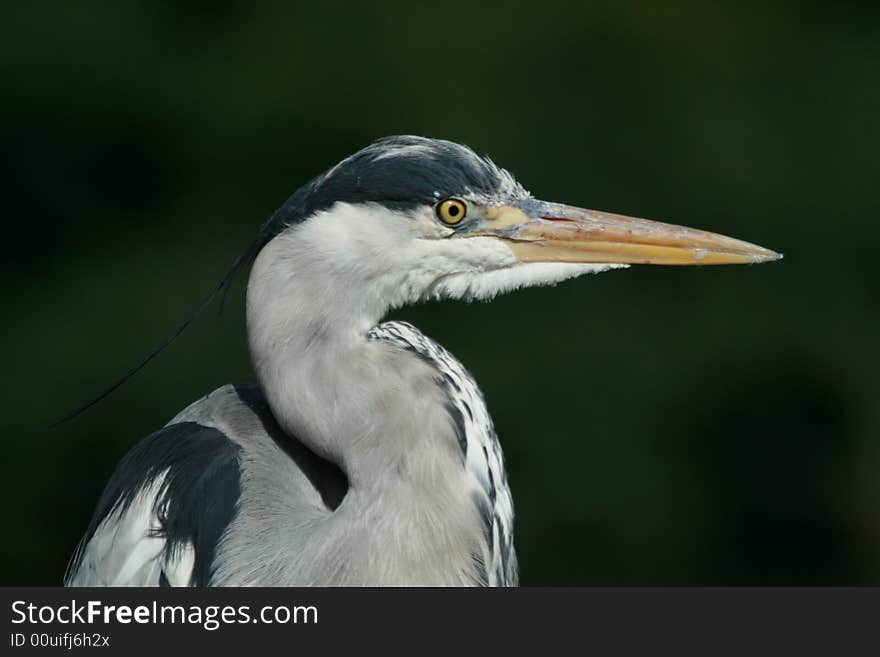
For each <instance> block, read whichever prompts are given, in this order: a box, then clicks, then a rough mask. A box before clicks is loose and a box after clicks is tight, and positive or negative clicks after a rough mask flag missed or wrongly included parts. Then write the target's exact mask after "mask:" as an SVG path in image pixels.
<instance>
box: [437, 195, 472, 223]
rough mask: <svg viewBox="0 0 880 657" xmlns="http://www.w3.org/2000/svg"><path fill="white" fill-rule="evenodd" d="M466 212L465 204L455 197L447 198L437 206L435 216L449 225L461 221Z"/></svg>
mask: <svg viewBox="0 0 880 657" xmlns="http://www.w3.org/2000/svg"><path fill="white" fill-rule="evenodd" d="M466 214H467V205H465V202H464V201H461V200H459V199H457V198H448V199H446V200H445V201H441V202H440V204H439V205H438V206H437V218H438V219H439V220H440V221H442V222H443V223H444V224H447V225H449V226H454V225H456V224H459V223H461V220H462V219H464V216H465V215H466Z"/></svg>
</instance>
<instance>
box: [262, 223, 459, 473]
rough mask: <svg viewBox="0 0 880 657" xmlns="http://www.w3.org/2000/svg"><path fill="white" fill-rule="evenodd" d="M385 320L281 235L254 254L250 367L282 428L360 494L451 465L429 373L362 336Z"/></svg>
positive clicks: (452, 442) (449, 436) (357, 287)
mask: <svg viewBox="0 0 880 657" xmlns="http://www.w3.org/2000/svg"><path fill="white" fill-rule="evenodd" d="M281 265H283V266H281ZM384 311H385V308H384V307H382V305H381V304H379V303H377V302H376V301H375V300H374V299H372V298H371V296H370V294H369V292H368V291H367V290H365V289H364V286H363V284H362V280H360V277H359V276H356V275H355V276H351V277H348V278H346V277H345V276H342V275H340V272H339V271H331V270H330V268H329V265H328V264H327V263H326V261H322V260H321V258H320V256H319V255H318V254H317V253H316V251H315V249H310V248H308V245H303V244H300V243H299V242H297V240H295V239H293V238H290V239H286V236H284V235H282V236H280V237H279V238H276V239H275V240H273V241H272V242H270V243H269V244H268V245H267V246H266V247H265V248H264V249H263V251H262V252H261V253H260V255H259V257H258V258H257V260H256V262H255V263H254V267H253V271H252V273H251V277H250V281H249V284H248V297H247V314H248V339H249V343H250V350H251V357H252V360H253V364H254V368H255V370H256V373H257V376H258V377H259V380H260V383H261V385H262V387H263V391H264V393H265V395H266V398H267V400H268V402H269V405H270V407H271V408H272V412H273V414H274V415H275V417H276V419H277V421H278V423H279V425H280V426H281V427H282V428H283V429H284V430H285V431H287V432H288V433H290V434H291V435H295V436H296V437H297V438H298V439H299V440H301V441H302V442H303V443H304V444H306V445H307V446H308V447H310V448H311V449H312V450H314V451H315V452H316V453H318V454H320V455H321V456H323V457H325V458H327V459H330V460H332V461H334V462H335V463H337V464H338V465H340V467H342V468H343V470H344V471H345V472H346V474H347V475H348V477H349V480H350V483H351V485H352V487H354V488H360V489H365V488H368V487H371V486H375V485H377V482H383V481H399V480H400V478H401V476H403V477H405V478H409V479H415V480H419V479H424V478H430V477H432V476H433V474H432V469H433V468H435V467H436V463H437V461H438V459H443V458H447V452H448V453H449V454H448V458H457V454H456V451H455V450H457V449H458V447H457V442H456V438H455V430H454V427H453V426H452V425H451V423H450V420H449V416H448V413H447V411H446V406H445V404H446V401H447V400H446V398H445V396H444V393H443V391H442V390H441V389H440V388H439V387H438V385H437V383H436V379H435V376H436V375H435V373H434V372H433V370H432V369H431V368H430V367H428V366H427V365H425V363H423V362H422V361H421V360H420V359H419V358H418V357H417V356H415V355H413V354H411V353H408V352H404V351H401V350H398V349H395V348H393V347H391V346H389V345H387V344H386V343H384V342H382V341H378V340H372V339H370V338H369V336H368V332H369V330H370V329H371V328H372V327H373V326H375V325H376V324H377V323H378V322H379V320H380V319H381V316H382V314H383V313H384ZM388 472H393V473H394V474H395V476H394V477H390V478H389V477H387V476H385V475H386V474H387V473H388Z"/></svg>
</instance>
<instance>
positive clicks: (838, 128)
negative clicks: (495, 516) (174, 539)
mask: <svg viewBox="0 0 880 657" xmlns="http://www.w3.org/2000/svg"><path fill="white" fill-rule="evenodd" d="M874 6H876V3H865V4H864V5H859V4H854V3H827V4H817V3H811V2H769V3H767V2H762V3H743V2H733V1H730V2H684V3H675V4H674V6H670V5H669V4H668V3H658V2H653V1H649V0H644V1H642V2H612V1H601V2H589V3H579V4H574V3H562V2H555V1H548V0H543V1H541V2H528V3H527V2H517V1H513V0H511V1H508V2H504V3H491V4H484V3H479V4H478V3H474V2H444V3H429V4H425V3H416V2H412V1H411V0H409V1H406V2H403V1H401V2H392V3H381V4H373V3H360V4H358V5H355V4H354V3H351V4H350V5H345V4H341V3H320V2H309V3H307V4H306V5H304V6H300V5H297V4H296V3H292V2H290V3H282V2H277V3H265V4H262V3H261V4H256V3H250V2H244V1H240V2H228V1H227V2H218V1H211V2H208V1H204V2H180V1H177V2H158V1H155V2H146V1H145V2H117V3H108V2H103V3H88V2H58V3H46V2H34V3H7V5H6V7H5V9H4V10H3V14H4V17H3V20H2V28H0V31H2V33H0V37H2V38H0V55H2V57H0V70H2V90H3V103H2V108H0V135H2V143H3V148H4V151H5V157H4V158H3V166H4V170H3V171H2V179H3V181H4V188H5V190H6V191H5V198H4V203H3V215H4V229H3V230H4V238H3V243H4V248H3V258H2V267H3V276H2V283H0V284H2V286H3V289H2V292H3V299H4V302H5V303H4V306H5V311H4V316H3V335H4V339H3V341H2V343H3V350H4V355H3V359H2V363H3V371H4V380H5V381H6V382H7V383H6V385H5V386H4V391H3V395H2V399H3V404H4V408H3V409H2V411H3V412H2V418H3V423H4V424H3V432H2V440H3V449H2V451H3V471H2V473H0V474H2V476H0V482H2V484H0V486H2V488H0V494H2V496H3V497H2V499H3V500H4V504H3V506H4V509H5V512H4V518H3V526H4V530H3V540H2V541H0V550H2V554H0V569H2V570H0V583H3V584H56V583H58V582H60V580H61V577H62V574H63V572H64V567H65V564H66V561H67V558H68V556H69V554H70V553H71V551H72V550H73V548H74V545H75V543H76V541H77V539H78V537H79V535H80V534H81V532H82V531H83V530H84V528H85V526H86V523H87V521H88V518H89V516H90V514H91V511H92V509H93V506H94V504H95V502H96V500H97V497H98V495H99V494H100V491H101V488H102V487H103V484H104V482H105V481H106V479H107V478H108V476H109V474H110V473H111V471H112V469H113V467H114V464H115V463H116V461H117V460H118V459H119V458H120V457H121V456H122V454H123V453H124V452H125V451H126V450H127V449H128V448H129V447H130V446H131V445H132V444H133V443H134V442H135V441H136V440H137V439H138V438H140V437H141V436H143V435H145V434H146V433H148V432H150V431H152V430H154V429H156V428H158V427H160V426H161V425H162V424H164V423H165V422H166V421H167V420H168V419H170V418H171V417H172V416H173V415H174V414H175V413H176V412H177V411H178V410H179V409H181V408H182V407H184V406H185V405H187V404H188V403H189V402H191V401H192V400H194V399H195V398H197V397H199V396H200V395H202V394H204V393H205V392H207V391H209V390H211V389H213V388H215V387H217V386H219V385H221V384H224V383H227V382H230V381H247V380H252V379H253V376H252V373H251V369H250V365H249V361H248V354H247V349H246V344H245V334H244V322H243V303H242V301H243V287H242V284H241V282H239V284H238V285H237V286H236V288H235V289H234V290H233V292H232V293H231V295H230V299H229V303H228V306H227V310H226V313H225V314H224V316H223V317H222V318H220V319H218V318H217V316H216V313H213V312H211V313H209V314H207V315H206V316H204V317H203V318H202V319H200V320H199V321H198V322H197V323H196V324H195V325H194V326H193V327H192V328H191V329H190V330H189V331H188V332H187V333H185V334H184V336H183V337H182V338H181V339H180V340H178V341H177V342H176V343H175V344H174V345H173V346H172V347H171V348H169V349H168V351H167V352H166V353H164V354H163V355H162V356H160V357H159V358H158V359H157V360H156V361H155V362H154V364H152V365H151V366H150V367H149V368H148V369H147V370H146V371H144V372H143V373H141V374H140V375H139V376H138V377H137V378H136V379H134V380H133V381H131V382H130V383H129V384H128V385H126V386H125V387H124V388H123V389H121V390H120V391H119V392H118V393H117V394H115V395H114V396H113V397H111V398H110V399H109V400H107V401H105V402H104V403H102V404H101V405H99V406H98V407H96V408H94V409H93V410H91V411H89V412H88V413H87V414H86V415H84V416H82V417H80V418H79V419H77V420H75V421H73V422H70V423H68V424H66V425H63V426H62V427H60V428H58V429H55V430H52V431H49V430H46V429H45V426H46V425H47V424H48V423H49V422H50V421H51V420H53V419H56V418H57V417H59V416H60V415H62V414H64V413H65V412H66V411H68V410H70V409H71V408H73V407H75V406H76V405H78V404H79V403H81V402H82V401H84V400H86V399H88V398H89V397H91V396H92V395H94V394H95V393H96V392H97V391H98V390H100V389H101V388H102V387H104V386H105V385H106V384H108V383H109V382H110V381H112V380H113V379H114V378H115V377H116V376H117V375H119V374H120V373H121V372H122V371H124V370H125V369H126V368H128V367H129V366H130V365H132V364H133V363H134V362H136V360H137V359H138V358H139V357H140V356H141V355H142V354H143V353H145V352H146V351H147V350H148V349H149V348H150V347H151V346H152V345H153V344H155V343H156V342H157V341H158V340H160V339H161V338H162V337H163V336H164V335H165V334H166V333H167V332H168V331H169V330H170V329H171V328H172V327H173V326H174V325H175V323H176V322H177V321H178V320H179V319H181V318H182V317H183V316H184V315H185V314H186V313H188V311H189V310H190V309H191V308H192V307H193V306H194V304H195V303H196V302H197V300H198V299H199V298H200V297H201V296H202V295H203V294H204V293H205V292H206V291H207V290H208V289H209V288H210V287H211V286H212V285H213V284H214V283H215V282H216V281H217V280H218V278H219V277H220V276H221V275H222V273H223V272H224V270H225V268H226V267H227V266H228V265H229V264H230V263H231V261H232V260H233V259H234V258H235V257H236V256H237V255H238V253H239V252H240V251H241V250H242V249H243V248H244V246H245V245H246V244H247V243H248V241H249V240H250V239H251V237H252V236H253V235H254V233H255V231H256V230H257V228H258V226H259V225H260V224H261V222H262V221H263V220H264V219H265V218H266V217H267V216H268V215H269V214H270V213H271V212H272V211H273V210H274V209H275V208H276V207H277V206H278V205H279V204H280V203H281V202H282V201H283V200H284V199H285V198H286V197H287V195H288V194H289V193H291V192H292V191H293V190H294V189H296V188H297V187H298V186H299V185H300V184H302V183H303V182H305V181H306V180H307V179H308V178H309V177H311V176H312V175H314V174H315V173H318V172H319V171H321V170H323V169H325V168H327V167H328V166H330V165H332V164H334V163H335V162H336V161H338V160H339V159H341V158H342V157H344V156H346V155H348V154H349V153H351V152H353V151H354V150H356V149H358V148H360V147H362V146H364V145H365V144H367V143H368V142H370V141H371V140H373V139H374V138H377V137H380V136H383V135H387V134H396V133H416V134H424V135H429V136H436V137H444V138H448V139H454V140H458V141H462V142H465V143H467V144H469V145H471V146H472V147H474V148H475V149H476V150H477V151H478V152H481V153H488V154H490V155H491V156H492V157H493V159H495V160H496V161H497V162H498V163H499V164H501V165H503V166H505V167H507V168H509V169H510V170H511V171H513V172H514V173H515V174H516V175H517V176H518V178H519V179H520V180H521V181H522V182H523V183H524V184H525V186H526V187H527V188H528V189H530V190H531V191H532V192H533V193H534V194H535V195H536V196H538V197H541V198H545V199H549V200H558V201H565V202H568V203H572V204H576V205H581V206H585V207H591V208H597V209H605V210H612V211H617V212H622V213H626V214H633V215H638V216H644V217H649V218H658V219H666V220H669V221H673V222H675V223H681V224H686V225H692V226H697V227H701V228H706V229H710V230H714V231H718V232H722V233H726V234H731V235H733V236H736V237H739V238H742V239H746V240H749V241H753V242H756V243H759V244H762V245H764V246H767V247H770V248H773V249H776V250H779V251H782V252H784V253H785V254H786V258H785V260H783V261H782V262H780V263H775V264H770V265H763V266H754V267H722V268H705V269H697V268H668V269H664V268H636V269H630V270H628V271H623V272H611V273H608V274H603V275H600V276H595V277H591V278H586V279H581V280H577V281H573V282H568V283H565V284H562V285H560V286H558V287H556V288H552V289H534V290H528V291H524V292H520V293H517V294H514V295H510V296H506V297H503V298H500V299H498V300H496V301H495V302H494V303H492V304H489V305H465V304H455V303H445V304H436V305H427V306H423V307H418V308H411V309H407V310H405V311H403V312H400V313H397V315H399V316H401V317H404V318H406V319H408V320H410V321H412V322H414V323H415V324H417V325H418V326H419V327H420V328H422V329H423V330H424V331H425V332H426V333H427V334H428V335H430V336H432V337H434V338H436V339H438V340H439V341H440V342H441V343H443V344H444V345H446V346H447V347H448V348H450V350H451V351H452V352H453V353H455V354H456V355H457V356H458V357H459V358H460V359H461V360H462V361H463V362H464V363H465V364H466V365H467V366H468V367H469V368H470V369H471V371H472V372H473V373H474V375H475V376H476V378H477V380H478V381H479V382H480V385H481V387H482V388H483V390H484V391H485V393H486V396H487V398H488V403H489V406H490V409H491V411H492V413H493V415H494V418H495V421H496V424H497V428H498V432H499V434H500V435H501V437H502V442H503V445H504V449H505V452H506V455H507V461H508V467H509V471H510V472H509V475H510V481H511V485H512V487H513V492H514V497H515V501H516V508H517V529H516V539H517V547H518V550H519V554H520V563H521V572H522V581H523V583H524V584H815V583H819V584H843V583H846V584H858V583H875V584H876V583H880V482H878V474H880V442H878V437H880V405H878V401H880V374H878V364H880V340H878V337H880V336H878V327H880V321H878V320H880V312H878V277H877V274H876V271H875V263H876V254H877V252H878V246H880V193H878V185H877V182H878V181H877V178H878V163H877V155H876V154H877V152H878V149H880V129H878V117H880V17H878V12H877V10H876V9H874V8H873V7H874Z"/></svg>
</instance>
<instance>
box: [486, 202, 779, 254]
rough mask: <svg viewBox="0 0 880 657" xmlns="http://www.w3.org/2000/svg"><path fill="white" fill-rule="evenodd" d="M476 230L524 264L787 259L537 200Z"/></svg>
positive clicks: (499, 210) (500, 212)
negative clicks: (498, 242) (501, 243)
mask: <svg viewBox="0 0 880 657" xmlns="http://www.w3.org/2000/svg"><path fill="white" fill-rule="evenodd" d="M471 234H472V235H492V236H495V237H498V238H500V239H502V240H504V241H505V243H506V244H507V245H508V246H509V247H510V249H511V250H512V251H513V253H514V254H515V255H516V257H517V258H518V259H519V260H520V261H521V262H582V263H616V264H642V265H736V264H750V263H756V262H769V261H771V260H779V259H780V258H782V255H781V254H779V253H775V252H774V251H770V250H769V249H765V248H763V247H760V246H757V245H755V244H750V243H748V242H743V241H740V240H737V239H733V238H732V237H725V236H724V235H718V234H716V233H710V232H707V231H704V230H697V229H694V228H685V227H684V226H675V225H673V224H665V223H661V222H659V221H648V220H647V219H637V218H635V217H625V216H623V215H619V214H610V213H608V212H597V211H595V210H583V209H581V208H576V207H572V206H570V205H562V204H559V203H548V202H546V201H538V200H534V199H527V200H524V201H522V202H520V203H517V204H516V205H502V206H496V207H490V208H488V210H487V211H486V214H485V219H484V220H483V221H482V222H481V223H480V225H479V226H476V227H475V230H474V232H472V233H471Z"/></svg>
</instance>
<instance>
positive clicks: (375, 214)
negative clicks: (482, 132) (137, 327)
mask: <svg viewBox="0 0 880 657" xmlns="http://www.w3.org/2000/svg"><path fill="white" fill-rule="evenodd" d="M780 257H781V255H779V254H777V253H775V252H773V251H771V250H768V249H765V248H762V247H760V246H756V245H754V244H750V243H748V242H744V241H740V240H737V239H733V238H730V237H725V236H723V235H719V234H716V233H710V232H706V231H702V230H696V229H692V228H686V227H682V226H676V225H672V224H667V223H661V222H656V221H649V220H645V219H638V218H634V217H627V216H623V215H617V214H611V213H605V212H598V211H591V210H585V209H581V208H578V207H573V206H570V205H564V204H560V203H551V202H546V201H541V200H538V199H536V198H534V197H533V196H532V195H531V194H530V193H529V192H527V191H526V190H525V188H524V187H523V186H522V185H521V184H520V183H519V182H517V181H516V179H515V178H514V176H513V175H512V174H510V173H509V172H508V171H507V170H505V169H503V168H500V167H498V166H497V165H495V164H494V163H493V162H492V160H491V159H489V158H487V157H482V156H479V155H477V154H476V153H475V152H474V151H473V150H471V149H470V148H468V147H466V146H463V145H461V144H458V143H454V142H450V141H445V140H440V139H430V138H425V137H416V136H395V137H387V138H384V139H380V140H378V141H376V142H374V143H372V144H370V145H368V146H367V147H366V148H363V149H362V150H360V151H358V152H356V153H355V154H353V155H351V156H350V157H347V158H345V159H344V160H342V161H341V162H339V163H338V164H336V165H335V166H333V167H332V168H330V169H329V170H327V171H325V172H324V173H322V174H320V175H318V176H317V177H315V178H313V179H312V180H311V181H309V182H308V183H306V184H305V185H304V186H302V187H301V188H300V189H298V190H297V191H296V192H295V193H294V194H293V195H292V196H290V198H288V199H287V200H286V201H285V202H284V204H283V205H282V206H281V207H280V208H279V209H278V210H277V211H276V212H275V213H274V214H272V215H271V217H270V218H269V219H268V220H267V221H266V222H265V223H264V224H263V225H262V227H261V229H260V230H259V231H258V234H257V237H256V238H255V240H254V241H253V242H252V243H251V245H250V246H249V247H248V248H247V250H246V251H245V253H244V254H243V255H242V256H241V257H240V258H239V259H238V260H237V261H236V263H235V264H234V265H233V267H232V269H231V271H230V272H229V273H228V274H227V275H226V276H225V277H224V278H223V279H222V281H221V283H220V284H219V285H218V287H217V288H216V289H215V290H214V291H213V292H212V294H211V295H209V297H208V298H207V299H206V300H205V301H204V302H203V303H202V304H201V305H200V306H199V307H198V308H197V309H196V311H195V313H194V314H193V315H192V316H190V318H189V319H187V321H186V322H184V324H183V325H182V326H181V327H179V328H178V331H177V332H176V333H175V334H174V335H176V334H178V333H179V332H180V331H181V330H182V329H183V328H185V327H186V325H188V323H189V322H190V321H192V319H193V317H194V316H195V315H196V314H198V312H200V311H201V310H202V309H203V307H204V306H205V305H206V304H207V303H209V302H210V301H211V300H212V299H213V298H214V296H215V295H216V294H217V293H218V292H223V293H224V294H225V292H226V289H227V288H228V287H229V284H230V282H231V281H232V279H233V278H234V277H235V276H236V274H237V273H239V272H240V271H241V270H243V269H244V268H246V267H250V268H251V269H250V276H249V280H248V284H247V292H246V322H247V336H248V346H249V350H250V356H251V361H252V364H253V369H254V372H255V373H256V377H257V383H255V384H249V385H226V386H224V387H221V388H219V389H217V390H215V391H213V392H211V393H210V394H208V395H206V396H205V397H203V398H201V399H199V400H198V401H196V402H195V403H193V404H191V405H190V406H188V407H186V408H185V409H184V410H182V411H181V412H180V413H178V414H177V415H176V416H175V417H174V418H173V419H171V421H170V422H168V423H167V424H166V425H165V426H164V427H163V428H161V429H159V430H158V431H156V432H155V433H152V434H151V435H149V436H147V437H146V438H144V439H143V440H141V441H140V442H139V443H137V444H136V445H135V446H134V447H133V448H132V449H131V450H130V451H129V452H128V453H127V454H126V455H125V456H124V457H123V458H122V460H121V461H120V462H119V464H118V466H117V467H116V469H115V471H114V472H113V474H112V476H111V477H110V479H109V481H108V483H107V485H106V487H105V489H104V491H103V493H102V495H101V497H100V499H99V501H98V503H97V507H96V509H95V512H94V515H93V517H92V519H91V521H90V523H89V525H88V527H87V529H86V532H85V535H84V536H83V537H82V540H81V541H80V543H79V545H78V546H77V548H76V550H75V552H74V554H73V557H72V558H71V562H70V565H69V566H68V570H67V573H66V575H65V584H67V585H69V586H102V585H108V586H128V585H131V586H245V585H264V586H266V585H268V586H409V585H418V586H513V585H516V584H517V583H518V574H517V573H518V570H517V558H516V551H515V548H514V541H513V535H514V530H513V521H514V511H513V501H512V497H511V492H510V488H509V486H508V478H507V474H506V472H505V468H504V457H503V454H502V450H501V445H500V443H499V440H498V437H497V435H496V432H495V429H494V428H493V424H492V420H491V417H490V415H489V412H488V410H487V407H486V403H485V400H484V397H483V395H482V393H481V391H480V389H479V387H478V386H477V384H476V382H475V381H474V379H473V378H472V377H471V375H470V374H469V373H468V371H467V370H466V369H465V367H464V366H463V365H462V364H461V363H459V362H458V361H457V360H456V359H455V358H454V357H453V356H452V355H451V354H450V353H449V352H448V351H447V350H446V349H444V348H443V347H442V346H440V345H439V344H438V343H436V342H434V341H433V340H431V339H430V338H428V337H427V336H425V335H424V334H422V333H421V332H420V331H419V330H418V329H416V328H415V327H414V326H412V325H410V324H408V323H405V322H400V321H388V322H383V321H382V320H383V318H384V316H385V315H386V314H387V313H388V312H389V311H390V310H392V309H396V308H400V307H403V306H406V305H407V304H413V303H417V302H423V301H426V300H468V301H470V300H483V301H487V300H491V299H492V298H493V297H495V296H496V295H499V294H502V293H505V292H509V291H513V290H516V289H518V288H525V287H530V286H543V285H551V284H555V283H558V282H561V281H564V280H566V279H572V278H575V277H578V276H582V275H585V274H590V273H599V272H604V271H606V270H611V269H617V268H624V267H627V266H629V265H633V264H652V265H716V264H748V263H760V262H766V261H772V260H777V259H778V258H780ZM173 337H174V336H172V337H171V338H169V340H168V341H170V339H172V338H173ZM168 341H166V342H165V343H163V345H161V346H160V347H159V348H157V350H155V351H154V352H153V353H151V354H150V356H148V357H147V359H145V361H144V362H142V363H141V364H140V365H139V366H138V368H139V367H140V366H142V365H144V364H145V363H146V362H147V361H148V360H149V359H150V358H152V357H153V356H155V354H156V353H157V352H158V351H159V350H160V349H161V348H162V347H163V346H165V345H166V344H167V342H168ZM138 368H135V370H133V371H136V369H138ZM111 390H112V388H111Z"/></svg>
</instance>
